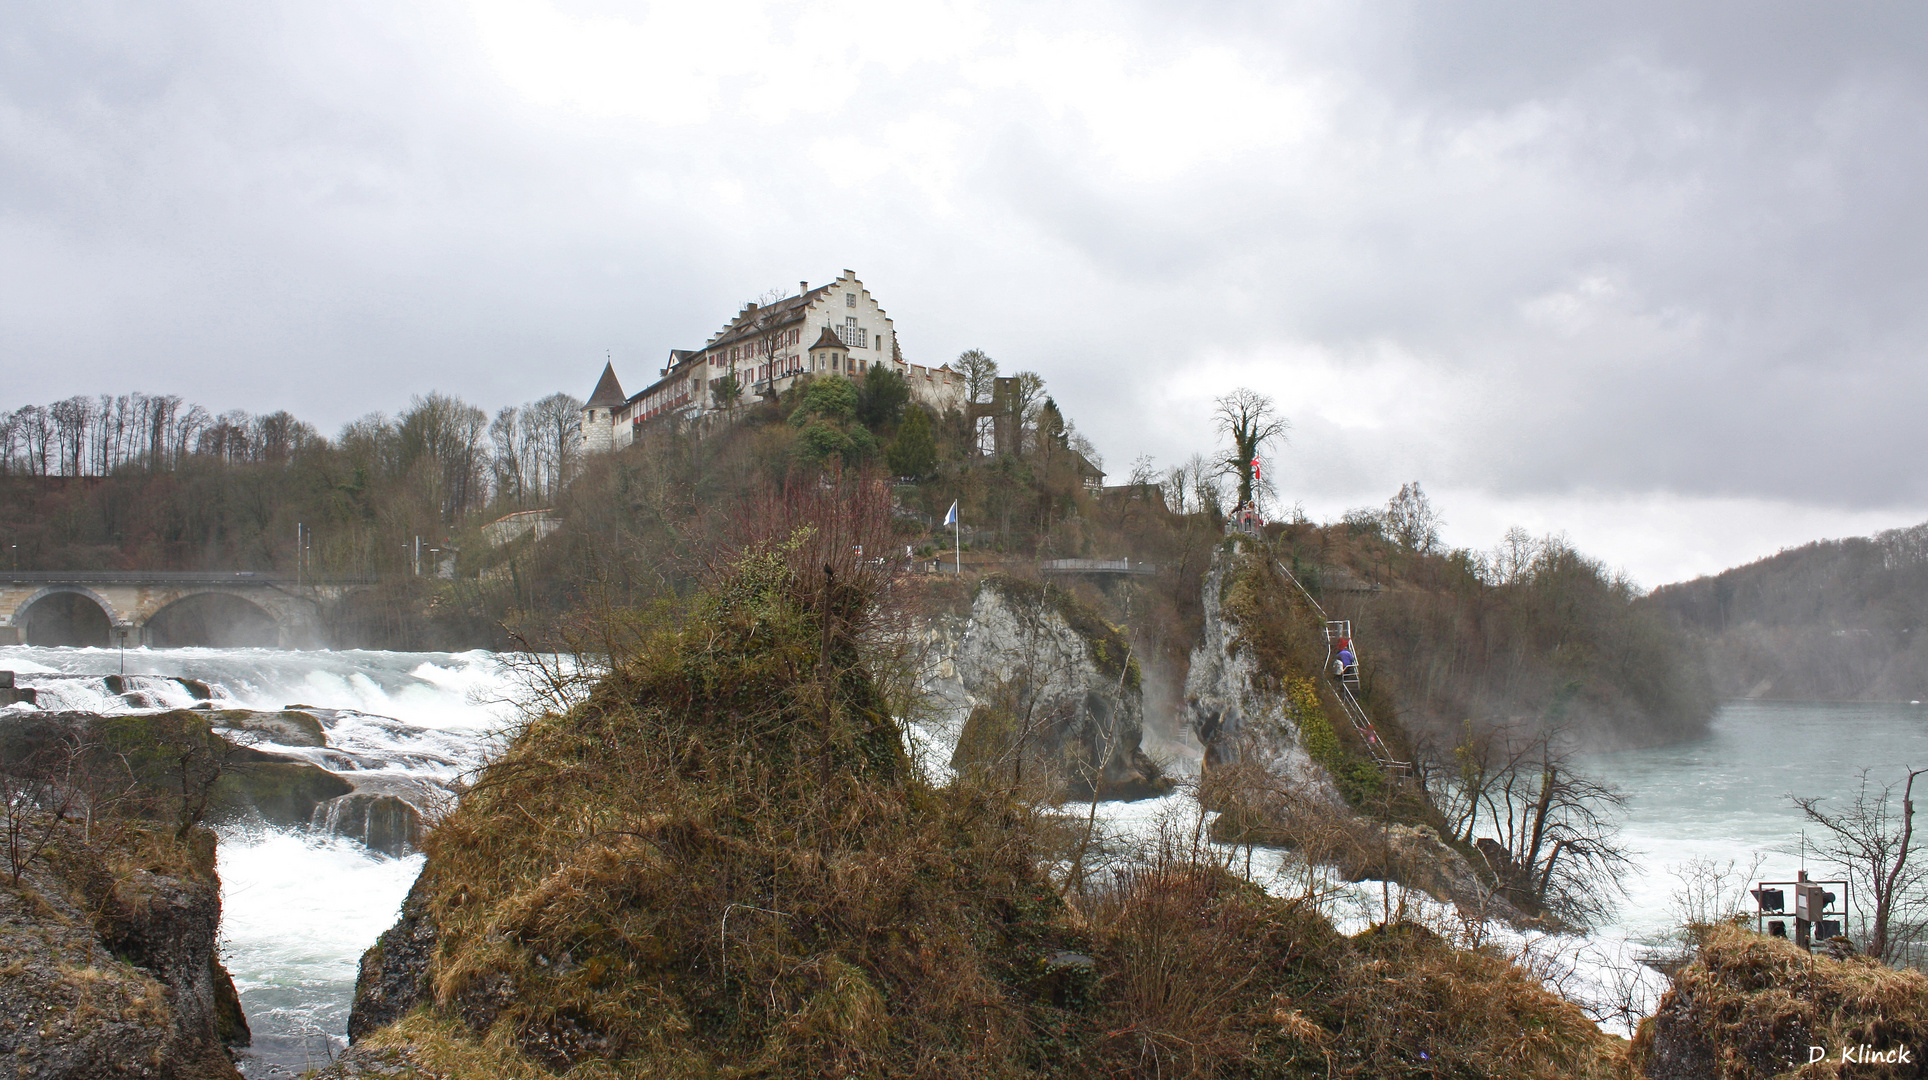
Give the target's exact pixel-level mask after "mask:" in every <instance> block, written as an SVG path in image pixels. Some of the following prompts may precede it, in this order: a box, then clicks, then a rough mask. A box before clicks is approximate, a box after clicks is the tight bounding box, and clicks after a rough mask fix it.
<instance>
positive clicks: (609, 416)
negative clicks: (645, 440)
mask: <svg viewBox="0 0 1928 1080" xmlns="http://www.w3.org/2000/svg"><path fill="white" fill-rule="evenodd" d="M627 400H628V398H626V397H625V396H624V395H623V384H622V383H621V382H619V381H617V379H616V365H615V364H613V363H608V364H604V365H603V373H602V378H601V379H598V380H597V381H596V389H595V392H594V393H592V394H590V395H589V400H588V401H587V402H585V403H584V404H583V407H582V452H583V453H585V454H593V453H599V452H602V451H607V450H609V449H611V448H613V447H614V445H615V437H616V435H615V423H616V410H617V409H620V408H622V407H623V404H624V403H625V402H626V401H627Z"/></svg>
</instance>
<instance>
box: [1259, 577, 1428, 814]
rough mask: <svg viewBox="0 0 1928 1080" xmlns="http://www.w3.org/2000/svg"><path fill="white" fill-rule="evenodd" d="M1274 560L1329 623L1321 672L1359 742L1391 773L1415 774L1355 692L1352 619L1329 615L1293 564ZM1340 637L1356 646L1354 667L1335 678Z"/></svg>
mask: <svg viewBox="0 0 1928 1080" xmlns="http://www.w3.org/2000/svg"><path fill="white" fill-rule="evenodd" d="M1272 563H1273V565H1275V566H1277V567H1278V568H1279V573H1281V574H1284V575H1285V579H1286V580H1287V581H1290V582H1291V583H1292V584H1293V585H1295V586H1297V587H1298V589H1299V592H1301V593H1303V594H1304V595H1305V602H1306V603H1308V604H1311V605H1312V610H1314V611H1316V612H1318V613H1319V618H1320V619H1321V620H1323V621H1324V623H1325V639H1326V660H1325V665H1324V666H1323V667H1321V668H1320V669H1319V674H1320V675H1321V676H1323V677H1324V678H1325V681H1326V685H1327V686H1329V687H1331V688H1332V696H1333V697H1336V698H1338V699H1339V708H1340V710H1341V711H1343V712H1344V713H1345V714H1346V721H1347V722H1348V723H1350V724H1351V725H1352V730H1353V731H1354V732H1356V733H1357V734H1358V736H1359V741H1360V742H1362V743H1364V744H1365V746H1366V752H1367V753H1369V754H1371V755H1372V760H1373V761H1374V762H1375V763H1376V764H1377V765H1378V766H1379V767H1380V768H1382V769H1384V770H1385V771H1386V772H1387V773H1390V774H1394V775H1399V776H1407V775H1411V773H1412V771H1413V766H1412V762H1410V761H1401V760H1399V759H1398V758H1395V757H1393V756H1392V751H1391V750H1390V749H1388V748H1387V746H1386V743H1385V740H1383V739H1381V738H1380V737H1379V729H1377V728H1375V727H1373V725H1372V718H1371V717H1370V716H1367V715H1366V710H1365V707H1364V706H1362V705H1360V704H1359V699H1358V698H1357V697H1355V696H1354V695H1353V693H1352V691H1353V688H1354V687H1357V686H1358V685H1359V661H1358V653H1359V645H1358V642H1356V641H1354V640H1352V620H1350V619H1334V618H1332V617H1331V616H1329V615H1327V614H1326V609H1325V608H1324V607H1323V606H1322V605H1320V603H1319V601H1318V600H1316V599H1314V598H1313V596H1312V590H1310V589H1308V588H1306V587H1305V583H1304V582H1302V581H1300V580H1299V577H1298V575H1297V574H1294V573H1293V572H1292V570H1291V568H1290V567H1288V566H1286V565H1285V563H1284V562H1283V561H1281V560H1279V559H1277V558H1274V559H1273V560H1272ZM1340 638H1345V639H1347V643H1348V644H1350V645H1351V646H1352V651H1353V662H1352V666H1351V667H1349V668H1347V669H1346V670H1345V671H1344V672H1341V673H1340V674H1339V675H1338V676H1337V677H1334V675H1333V673H1332V665H1333V660H1334V655H1333V648H1332V646H1333V643H1334V642H1336V641H1338V640H1339V639H1340Z"/></svg>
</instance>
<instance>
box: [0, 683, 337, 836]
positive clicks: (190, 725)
mask: <svg viewBox="0 0 1928 1080" xmlns="http://www.w3.org/2000/svg"><path fill="white" fill-rule="evenodd" d="M74 754H78V755H79V757H78V760H79V763H80V764H82V765H84V766H85V767H86V768H87V769H88V771H90V772H92V773H94V774H96V775H97V776H98V777H100V778H102V779H103V780H105V779H106V778H109V777H128V778H131V779H132V780H133V781H134V782H135V783H136V784H137V785H139V787H140V789H141V791H142V793H143V795H144V798H143V799H141V800H138V801H140V802H144V803H145V804H146V806H147V809H148V810H149V811H150V812H152V813H153V814H155V815H156V816H159V817H163V818H175V817H178V816H181V815H182V814H183V813H184V812H185V813H186V814H187V815H188V816H192V813H193V810H194V808H193V807H184V806H183V794H182V793H183V788H184V785H183V775H184V773H185V775H186V778H187V783H186V785H185V788H186V790H187V791H188V795H187V798H189V799H193V800H196V801H198V800H199V799H200V798H201V796H202V791H203V790H204V789H205V792H206V805H205V807H203V808H201V810H202V812H201V816H202V819H203V820H205V821H207V822H209V823H219V822H223V821H235V820H260V821H265V822H267V823H268V824H271V825H283V826H290V827H300V826H305V825H307V824H308V823H309V822H310V821H311V820H312V819H313V817H314V813H315V807H317V806H319V805H321V804H322V803H325V802H327V801H328V800H330V799H335V798H339V797H341V796H343V795H347V794H349V793H350V792H352V791H354V790H355V789H354V785H352V784H350V783H349V782H348V781H346V780H343V779H342V778H341V777H339V776H337V775H335V774H334V773H331V772H329V771H328V770H326V769H323V768H321V767H319V766H317V765H312V764H309V763H308V762H305V761H300V760H298V759H295V758H292V757H288V756H286V755H282V754H271V753H267V752H265V751H261V750H256V749H254V748H252V747H249V746H239V745H235V744H234V743H232V742H230V741H228V740H227V739H225V738H223V737H222V736H221V735H219V734H217V733H216V732H215V731H214V730H213V729H212V726H211V724H210V720H209V714H207V713H204V712H194V711H190V710H186V709H179V710H175V711H172V712H164V713H130V714H119V713H115V714H101V713H80V712H63V713H44V712H43V713H13V714H0V765H3V764H6V763H9V762H21V761H27V760H29V759H32V760H37V761H40V762H42V763H43V764H44V765H46V766H48V767H52V766H53V764H54V762H55V761H56V759H61V760H64V759H65V758H66V757H68V756H71V755H74Z"/></svg>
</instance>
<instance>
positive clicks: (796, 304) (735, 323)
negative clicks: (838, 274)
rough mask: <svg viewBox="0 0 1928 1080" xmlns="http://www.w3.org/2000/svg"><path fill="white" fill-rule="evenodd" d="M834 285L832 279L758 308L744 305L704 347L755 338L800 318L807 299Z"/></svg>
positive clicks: (808, 305) (806, 306)
mask: <svg viewBox="0 0 1928 1080" xmlns="http://www.w3.org/2000/svg"><path fill="white" fill-rule="evenodd" d="M836 284H837V283H836V282H834V281H833V282H831V283H830V284H829V285H819V286H817V287H816V288H814V289H807V290H804V291H803V292H800V293H798V294H797V295H795V296H786V297H784V298H783V299H781V300H778V301H777V302H775V303H773V304H765V305H763V306H762V307H755V306H752V305H748V304H746V305H744V307H743V310H742V311H739V312H737V314H736V318H734V319H731V320H730V322H729V324H728V325H726V326H725V327H723V329H721V330H718V331H717V332H716V336H715V337H713V338H711V339H710V340H709V341H708V342H707V343H706V344H705V345H704V348H707V349H714V348H716V347H718V346H722V345H730V344H733V343H735V342H737V341H741V340H742V339H744V338H747V337H755V336H756V335H758V334H761V333H763V332H765V331H767V330H773V329H775V328H777V327H779V326H788V325H789V324H791V323H794V322H798V321H801V320H802V319H803V317H804V315H805V314H807V312H808V309H809V307H810V304H811V302H812V301H814V300H816V299H817V298H818V297H820V296H822V295H824V294H825V293H827V292H829V291H830V289H831V287H832V286H834V285H836Z"/></svg>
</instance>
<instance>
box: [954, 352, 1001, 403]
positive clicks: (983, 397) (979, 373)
mask: <svg viewBox="0 0 1928 1080" xmlns="http://www.w3.org/2000/svg"><path fill="white" fill-rule="evenodd" d="M957 370H958V373H959V374H961V375H963V376H964V400H965V402H967V403H974V402H979V401H989V400H990V399H991V387H992V386H993V385H994V384H995V382H996V380H997V361H996V360H993V359H991V357H990V355H989V354H987V353H986V352H985V351H984V350H982V349H965V350H964V351H963V352H961V353H958V354H957Z"/></svg>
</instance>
